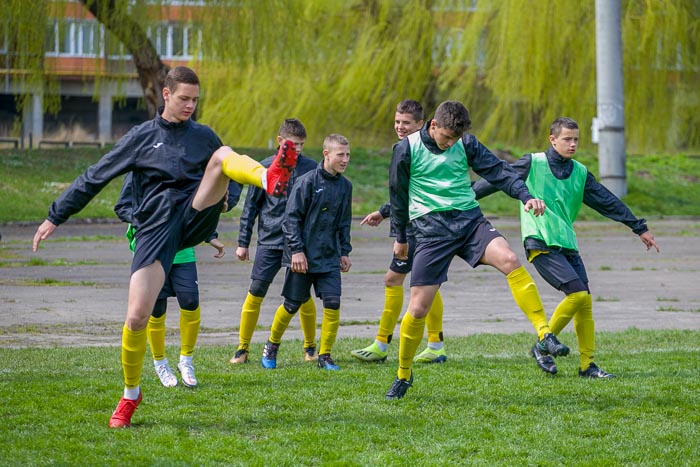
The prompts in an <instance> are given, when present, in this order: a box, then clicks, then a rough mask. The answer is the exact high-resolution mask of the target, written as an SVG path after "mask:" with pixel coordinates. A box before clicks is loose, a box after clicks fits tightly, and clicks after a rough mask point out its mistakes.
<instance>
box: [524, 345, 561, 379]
mask: <svg viewBox="0 0 700 467" xmlns="http://www.w3.org/2000/svg"><path fill="white" fill-rule="evenodd" d="M530 355H532V356H533V357H535V361H536V362H537V366H538V367H540V369H541V370H542V371H544V372H545V373H549V374H552V375H554V374H556V373H557V365H556V364H555V363H554V359H553V358H552V357H550V356H549V355H546V354H543V353H542V352H540V346H539V345H538V343H537V342H535V344H534V345H533V346H532V348H531V349H530Z"/></svg>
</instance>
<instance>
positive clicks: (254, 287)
mask: <svg viewBox="0 0 700 467" xmlns="http://www.w3.org/2000/svg"><path fill="white" fill-rule="evenodd" d="M269 288H270V282H268V281H262V280H260V279H253V280H252V281H251V282H250V289H248V292H250V294H251V295H253V296H254V297H264V296H265V295H267V290H268V289H269Z"/></svg>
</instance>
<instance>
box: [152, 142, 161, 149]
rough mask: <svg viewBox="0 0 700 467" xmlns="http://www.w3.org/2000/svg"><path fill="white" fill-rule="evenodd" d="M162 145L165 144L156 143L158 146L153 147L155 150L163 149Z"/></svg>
mask: <svg viewBox="0 0 700 467" xmlns="http://www.w3.org/2000/svg"><path fill="white" fill-rule="evenodd" d="M162 145H163V143H156V144H154V145H153V149H158V148H159V147H161V146H162Z"/></svg>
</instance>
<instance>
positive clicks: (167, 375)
mask: <svg viewBox="0 0 700 467" xmlns="http://www.w3.org/2000/svg"><path fill="white" fill-rule="evenodd" d="M153 365H154V366H155V368H156V374H157V375H158V378H160V382H161V383H162V384H163V386H165V387H166V388H174V387H175V386H177V377H176V376H175V374H174V373H173V370H171V369H170V365H168V359H167V358H166V359H165V360H161V361H160V362H157V361H154V362H153Z"/></svg>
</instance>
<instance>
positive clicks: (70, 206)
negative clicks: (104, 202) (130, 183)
mask: <svg viewBox="0 0 700 467" xmlns="http://www.w3.org/2000/svg"><path fill="white" fill-rule="evenodd" d="M138 129H139V127H135V128H132V129H131V130H130V131H129V132H128V133H127V134H126V135H124V136H123V137H122V138H121V139H120V140H119V142H118V143H117V144H116V145H115V146H114V148H113V149H112V150H111V151H109V152H108V153H107V154H105V155H104V156H102V158H101V159H100V160H99V161H97V162H96V163H95V164H93V165H91V166H90V167H88V168H87V170H85V172H83V173H82V174H81V175H79V176H78V178H76V179H75V180H73V183H71V185H70V186H69V187H68V188H67V189H66V190H65V191H64V192H63V193H61V195H60V196H59V197H58V198H57V199H56V200H55V201H54V202H53V203H52V204H51V207H50V208H49V213H48V216H47V219H48V220H50V221H51V222H52V223H53V224H55V225H60V224H63V223H64V222H66V221H67V220H68V219H69V218H70V216H72V215H73V214H76V213H78V212H80V211H81V210H82V209H83V208H85V206H87V204H88V203H89V202H90V201H91V200H92V199H93V198H94V197H95V196H97V194H98V193H99V192H100V191H102V189H103V188H104V187H105V186H107V184H108V183H109V182H111V181H112V180H113V179H115V178H116V177H118V176H120V175H123V174H125V173H127V172H130V171H131V170H133V168H134V159H133V157H134V146H136V145H137V144H138V138H137V133H138Z"/></svg>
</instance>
